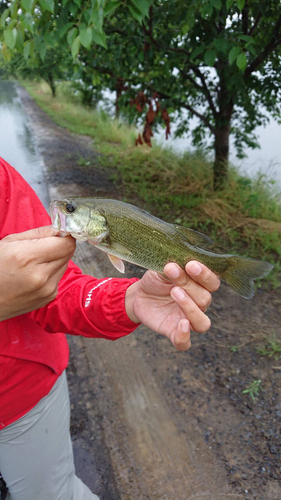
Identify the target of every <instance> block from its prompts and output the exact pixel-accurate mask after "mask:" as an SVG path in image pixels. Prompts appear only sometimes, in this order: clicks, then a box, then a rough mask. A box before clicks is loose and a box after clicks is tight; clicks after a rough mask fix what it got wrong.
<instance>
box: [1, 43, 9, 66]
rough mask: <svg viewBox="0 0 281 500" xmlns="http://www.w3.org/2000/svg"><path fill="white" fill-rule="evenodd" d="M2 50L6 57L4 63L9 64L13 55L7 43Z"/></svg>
mask: <svg viewBox="0 0 281 500" xmlns="http://www.w3.org/2000/svg"><path fill="white" fill-rule="evenodd" d="M1 50H2V54H3V57H4V61H5V62H9V61H10V60H11V53H10V51H9V49H8V47H7V45H6V44H5V43H3V44H2V48H1Z"/></svg>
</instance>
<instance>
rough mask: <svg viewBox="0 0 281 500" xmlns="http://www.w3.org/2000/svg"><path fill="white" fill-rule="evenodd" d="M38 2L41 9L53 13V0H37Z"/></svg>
mask: <svg viewBox="0 0 281 500" xmlns="http://www.w3.org/2000/svg"><path fill="white" fill-rule="evenodd" d="M39 3H40V5H41V7H42V9H43V11H45V10H47V11H48V12H52V13H54V7H55V3H54V0H39Z"/></svg>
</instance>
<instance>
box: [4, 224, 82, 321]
mask: <svg viewBox="0 0 281 500" xmlns="http://www.w3.org/2000/svg"><path fill="white" fill-rule="evenodd" d="M56 233H57V232H56V231H54V230H53V229H52V227H51V226H46V227H39V228H37V229H32V230H30V231H25V232H23V233H18V234H12V235H9V236H6V238H3V239H2V240H1V241H0V284H1V286H0V321H3V320H5V319H9V318H13V317H15V316H19V315H21V314H25V313H27V312H30V311H34V310H35V309H39V308H40V307H43V306H45V305H46V304H48V303H49V302H51V301H52V300H53V299H54V298H55V297H56V295H57V290H58V283H59V281H60V279H61V278H62V276H63V275H64V273H65V271H66V268H67V265H68V261H69V259H71V257H72V255H73V253H74V250H75V240H74V239H73V238H72V237H71V236H67V237H65V238H58V237H57V238H56V237H54V236H55V235H56Z"/></svg>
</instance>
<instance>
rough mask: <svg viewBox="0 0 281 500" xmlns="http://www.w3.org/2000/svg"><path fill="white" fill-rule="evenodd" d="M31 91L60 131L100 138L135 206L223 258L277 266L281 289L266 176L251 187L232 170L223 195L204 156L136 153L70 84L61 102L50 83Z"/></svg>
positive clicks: (277, 235)
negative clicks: (192, 233)
mask: <svg viewBox="0 0 281 500" xmlns="http://www.w3.org/2000/svg"><path fill="white" fill-rule="evenodd" d="M23 83H24V85H25V87H26V88H27V90H28V91H29V92H30V94H31V95H32V97H33V98H34V99H35V100H36V102H37V103H38V104H39V105H40V106H41V107H42V108H43V109H44V110H45V111H46V113H48V114H49V115H50V116H51V117H52V118H53V120H54V121H55V122H56V123H58V124H59V125H61V126H63V127H66V128H68V129H69V130H71V131H72V132H74V133H77V134H85V135H88V136H90V137H92V138H93V140H94V144H93V145H94V148H95V149H96V150H97V151H98V152H100V153H101V156H100V163H101V165H102V166H104V167H108V166H109V167H114V168H116V178H117V177H120V174H121V178H122V182H123V185H124V186H125V188H126V200H127V201H130V199H133V200H134V199H135V198H136V197H137V198H138V199H139V200H140V203H142V205H143V206H144V207H145V208H146V209H147V210H149V211H151V212H152V213H153V214H154V215H156V216H158V217H161V218H163V219H165V220H167V221H168V222H177V223H178V224H182V225H187V226H188V227H191V228H193V229H197V230H200V231H202V232H204V233H206V234H208V235H209V236H210V237H211V238H212V239H213V240H214V241H215V244H216V246H215V248H216V249H217V250H220V251H222V252H228V253H229V252H230V253H239V254H241V255H245V256H251V257H252V258H258V259H264V260H267V261H269V262H272V263H273V264H274V265H275V268H274V271H273V272H271V273H270V274H269V276H268V277H267V278H265V280H267V283H270V285H271V286H273V288H277V287H279V286H280V281H281V264H280V261H281V198H280V193H279V192H278V191H277V189H276V188H275V187H274V185H272V183H270V182H269V181H268V180H266V178H265V177H264V176H262V175H260V176H257V177H256V178H255V179H249V178H247V177H244V176H241V175H240V174H239V173H238V172H237V170H236V169H235V168H233V167H231V168H230V172H229V180H228V183H227V185H226V187H225V189H223V190H222V191H220V192H215V191H214V190H213V187H212V164H211V162H210V161H208V160H207V159H206V157H205V156H204V155H202V154H201V153H200V152H199V153H196V154H192V153H190V152H186V153H185V154H183V155H179V154H176V153H175V152H174V151H173V150H171V149H163V148H161V147H159V146H157V145H156V146H153V148H149V147H147V146H140V147H136V146H135V144H134V141H135V138H136V136H137V132H136V130H135V129H134V128H133V127H129V126H128V125H126V124H124V123H120V122H118V121H117V120H114V119H112V118H110V117H109V116H108V115H107V114H106V113H105V112H103V111H101V112H97V111H95V110H89V109H86V108H85V107H83V106H81V105H79V103H77V98H76V97H75V96H74V95H73V94H72V93H71V92H70V90H69V86H68V85H67V83H66V84H61V85H60V86H59V88H58V97H57V98H56V99H52V97H51V94H50V91H49V89H48V87H47V85H46V84H44V83H35V82H23ZM81 163H83V159H81ZM86 167H87V165H86V164H85V168H86ZM259 285H260V281H259Z"/></svg>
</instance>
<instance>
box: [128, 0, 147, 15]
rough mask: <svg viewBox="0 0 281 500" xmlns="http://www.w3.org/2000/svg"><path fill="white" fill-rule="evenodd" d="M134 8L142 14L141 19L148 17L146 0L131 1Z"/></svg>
mask: <svg viewBox="0 0 281 500" xmlns="http://www.w3.org/2000/svg"><path fill="white" fill-rule="evenodd" d="M131 1H132V2H133V4H134V5H135V7H136V8H137V9H138V10H139V11H140V12H141V13H142V15H143V17H145V16H148V11H149V3H148V2H147V1H146V0H131Z"/></svg>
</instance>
